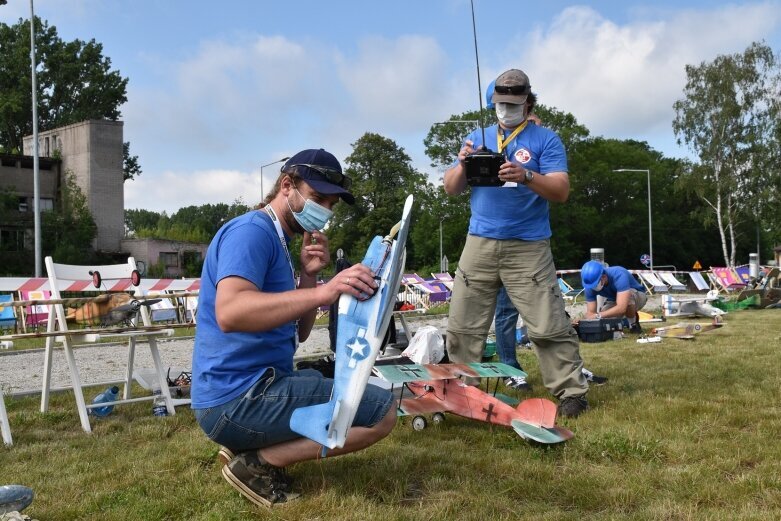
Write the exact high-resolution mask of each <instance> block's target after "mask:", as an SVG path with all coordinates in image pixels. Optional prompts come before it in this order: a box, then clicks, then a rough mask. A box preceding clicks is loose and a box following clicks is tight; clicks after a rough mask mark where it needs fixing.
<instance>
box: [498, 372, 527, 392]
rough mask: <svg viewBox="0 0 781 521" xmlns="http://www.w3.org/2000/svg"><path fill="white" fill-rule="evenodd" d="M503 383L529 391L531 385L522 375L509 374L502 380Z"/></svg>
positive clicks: (516, 388) (519, 389)
mask: <svg viewBox="0 0 781 521" xmlns="http://www.w3.org/2000/svg"><path fill="white" fill-rule="evenodd" d="M504 385H506V386H507V387H510V388H512V389H515V390H516V391H531V390H532V386H531V384H530V383H529V382H527V381H526V378H524V377H523V376H511V377H510V378H508V379H507V380H505V381H504Z"/></svg>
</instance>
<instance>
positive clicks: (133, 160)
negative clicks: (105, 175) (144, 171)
mask: <svg viewBox="0 0 781 521" xmlns="http://www.w3.org/2000/svg"><path fill="white" fill-rule="evenodd" d="M140 175H141V164H140V163H139V162H138V156H131V155H130V143H129V142H127V141H125V142H124V143H122V179H123V181H127V180H128V179H135V178H136V177H138V176H140Z"/></svg>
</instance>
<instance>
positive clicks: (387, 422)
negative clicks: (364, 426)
mask: <svg viewBox="0 0 781 521" xmlns="http://www.w3.org/2000/svg"><path fill="white" fill-rule="evenodd" d="M396 416H397V415H396V408H395V407H393V406H391V408H390V409H388V412H387V413H386V414H385V416H384V417H383V418H382V420H380V422H379V423H378V424H376V425H375V426H374V427H372V430H374V431H375V432H376V433H377V439H378V440H380V439H382V438H384V437H385V436H387V435H388V434H390V432H391V431H392V430H393V427H394V426H395V425H396Z"/></svg>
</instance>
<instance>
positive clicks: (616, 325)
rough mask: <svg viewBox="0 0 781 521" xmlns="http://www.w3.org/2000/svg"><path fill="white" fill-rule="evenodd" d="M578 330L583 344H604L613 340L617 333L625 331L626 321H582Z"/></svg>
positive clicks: (603, 319) (606, 319)
mask: <svg viewBox="0 0 781 521" xmlns="http://www.w3.org/2000/svg"><path fill="white" fill-rule="evenodd" d="M576 329H577V330H578V336H579V337H580V340H581V341H583V342H604V341H605V340H613V338H615V333H616V332H619V333H620V332H621V331H623V329H624V321H623V319H622V318H597V319H592V320H581V321H580V322H579V323H578V325H577V327H576Z"/></svg>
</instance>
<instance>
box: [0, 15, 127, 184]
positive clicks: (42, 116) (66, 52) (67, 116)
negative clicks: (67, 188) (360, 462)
mask: <svg viewBox="0 0 781 521" xmlns="http://www.w3.org/2000/svg"><path fill="white" fill-rule="evenodd" d="M0 49H2V52H0V147H2V148H3V149H5V151H7V152H11V153H14V152H15V153H20V152H21V150H22V138H23V137H24V136H26V135H30V134H32V118H31V114H32V83H31V79H30V23H29V20H27V21H25V20H22V19H20V20H19V22H18V23H16V24H15V25H12V26H9V25H6V24H1V23H0ZM35 50H36V58H37V60H38V74H37V79H38V85H37V87H38V89H37V90H38V120H39V123H38V124H39V127H40V129H41V130H49V129H52V128H55V127H59V126H62V125H68V124H72V123H78V122H80V121H84V120H87V119H108V120H112V121H115V120H117V119H119V117H120V116H121V112H120V111H119V106H120V105H122V104H123V103H124V102H125V101H127V95H126V89H127V82H128V79H127V78H123V77H122V76H121V75H120V74H119V71H112V70H111V60H110V59H109V58H108V57H105V56H103V45H102V44H100V43H97V42H96V41H95V40H94V39H93V40H90V41H87V42H84V41H82V40H78V39H77V40H73V41H72V42H64V41H63V40H61V39H60V38H59V36H58V35H57V29H56V28H55V27H54V26H49V25H48V23H47V22H45V21H42V20H41V19H39V18H37V17H36V19H35ZM137 174H140V170H138V172H137ZM137 174H135V175H137Z"/></svg>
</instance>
